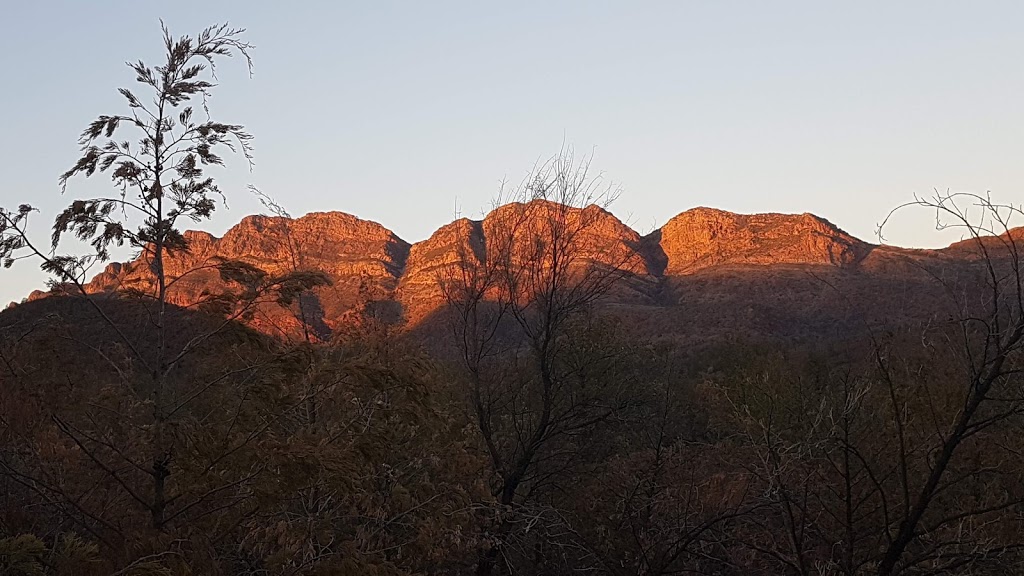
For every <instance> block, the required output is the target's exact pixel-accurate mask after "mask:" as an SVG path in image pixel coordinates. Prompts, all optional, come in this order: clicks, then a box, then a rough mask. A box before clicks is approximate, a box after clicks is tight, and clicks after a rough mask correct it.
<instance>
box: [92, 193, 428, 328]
mask: <svg viewBox="0 0 1024 576" xmlns="http://www.w3.org/2000/svg"><path fill="white" fill-rule="evenodd" d="M185 238H186V240H187V242H188V251H187V252H180V253H172V254H170V255H169V256H168V257H167V260H166V263H165V267H166V270H167V275H168V279H169V281H170V282H172V284H171V285H170V288H169V290H168V299H169V300H170V301H171V302H172V303H174V304H177V305H179V306H192V305H194V304H195V303H197V302H200V301H201V300H202V299H203V298H204V295H205V294H210V293H218V292H224V291H226V290H228V289H229V288H230V287H229V286H228V285H227V284H226V283H225V282H224V281H222V280H221V278H220V274H219V272H218V270H217V269H216V268H215V267H214V265H213V264H214V263H215V262H216V261H217V259H220V258H223V259H228V260H241V261H243V262H246V263H249V264H252V265H255V266H257V267H259V268H261V269H262V270H264V271H266V272H267V273H269V274H283V273H288V272H292V271H296V270H304V271H316V272H322V273H324V274H325V275H327V277H328V278H330V280H331V285H330V286H324V287H320V288H317V289H315V290H314V291H313V292H312V294H310V295H308V296H307V297H306V298H305V299H304V302H303V308H302V310H301V311H299V310H296V308H297V306H298V305H294V306H292V309H280V307H279V306H276V305H274V304H267V305H262V306H260V308H259V311H258V312H257V313H256V314H255V315H253V317H252V318H251V319H250V320H249V323H250V324H251V325H253V326H254V327H256V328H259V329H261V330H264V331H266V332H269V333H274V334H278V335H295V334H297V333H301V332H303V331H302V330H301V323H302V321H300V317H305V318H304V322H306V323H309V324H312V325H315V327H316V329H315V330H314V335H315V336H317V338H319V339H326V338H328V337H329V336H330V334H331V333H332V332H334V331H335V330H337V329H338V328H339V323H340V322H342V321H343V318H345V317H346V313H347V312H349V311H350V310H352V309H353V308H354V307H356V306H357V305H359V304H360V303H365V302H367V301H371V302H372V301H378V300H390V298H391V295H392V293H393V291H394V289H395V287H396V286H397V284H398V279H399V276H400V275H401V271H402V270H403V268H404V267H405V260H406V258H407V257H408V253H409V244H408V243H407V242H405V241H404V240H402V239H401V238H399V237H398V236H396V235H395V234H394V233H392V232H391V231H390V230H388V229H386V228H384V227H383V226H381V225H380V224H377V223H376V222H369V221H366V220H361V219H359V218H356V217H355V216H352V215H349V214H344V213H341V212H327V213H321V212H317V213H311V214H307V215H306V216H303V217H301V218H296V219H289V218H281V217H268V216H248V217H246V218H244V219H243V220H242V221H241V222H239V223H238V224H237V225H236V226H234V227H232V228H231V229H230V230H228V232H227V233H226V234H225V235H224V237H223V238H216V237H214V236H212V235H210V234H207V233H205V232H195V231H188V232H186V233H185ZM87 288H88V290H89V291H90V292H94V293H111V292H119V293H138V294H154V293H155V282H154V279H153V275H152V273H151V272H150V265H149V262H147V261H145V260H144V259H143V258H140V259H137V260H135V261H133V262H130V263H127V264H116V263H115V264H110V265H108V266H107V268H106V269H105V270H104V271H103V272H102V273H101V274H99V275H97V276H96V277H95V278H94V279H93V280H92V281H91V282H90V283H89V285H88V287H87Z"/></svg>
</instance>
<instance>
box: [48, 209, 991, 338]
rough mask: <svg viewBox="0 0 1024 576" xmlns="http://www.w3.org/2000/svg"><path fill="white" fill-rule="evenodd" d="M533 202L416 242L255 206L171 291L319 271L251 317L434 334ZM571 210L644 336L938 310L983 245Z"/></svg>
mask: <svg viewBox="0 0 1024 576" xmlns="http://www.w3.org/2000/svg"><path fill="white" fill-rule="evenodd" d="M534 204H536V203H534ZM553 207H554V206H553V205H551V206H544V205H534V206H531V207H529V208H531V211H530V212H529V218H530V219H532V220H533V222H532V223H530V224H528V225H530V226H534V225H537V224H538V221H542V220H543V219H545V218H549V217H551V214H550V210H552V209H553ZM527 208H528V207H527V206H524V205H521V204H511V205H507V206H503V207H501V208H498V209H497V210H495V211H493V212H491V213H490V214H488V215H487V216H486V217H485V218H484V219H483V220H479V221H475V220H468V219H460V220H457V221H455V222H452V223H450V224H447V225H445V226H443V227H441V228H440V229H438V230H437V231H436V232H435V233H434V234H432V235H431V236H430V237H429V238H428V239H426V240H424V241H422V242H417V243H414V244H410V243H408V242H406V241H405V240H403V239H401V238H399V237H398V236H397V235H396V234H394V233H393V232H391V231H390V230H388V229H387V228H385V227H384V226H382V225H380V224H378V223H375V222H370V221H366V220H362V219H359V218H357V217H355V216H352V215H349V214H345V213H341V212H317V213H311V214H307V215H305V216H302V217H300V218H295V219H288V218H281V217H268V216H248V217H246V218H244V219H243V220H242V221H241V222H240V223H239V224H237V225H236V226H234V227H233V228H231V229H230V230H229V231H228V232H227V233H226V234H225V235H224V236H223V237H222V238H216V237H214V236H212V235H210V234H207V233H204V232H194V231H189V232H187V233H186V238H187V239H188V242H189V251H188V252H187V253H179V254H173V255H172V256H171V257H170V258H169V259H168V271H169V275H170V277H171V278H173V279H175V281H174V283H173V286H172V288H171V290H170V299H171V301H172V302H173V303H175V304H177V305H179V306H183V307H190V306H193V305H194V304H195V303H197V302H199V301H201V300H202V298H203V297H204V295H207V294H210V293H217V292H219V291H225V290H227V289H228V288H229V287H228V285H227V284H226V283H225V282H224V281H223V280H221V278H220V276H219V274H218V272H217V270H216V269H215V267H214V266H213V263H214V262H215V261H216V260H217V259H229V260H241V261H244V262H247V263H249V264H252V265H255V266H257V267H259V268H261V269H263V270H266V271H267V272H270V273H284V272H288V271H291V270H313V271H319V272H323V273H324V274H326V276H327V277H328V278H329V279H330V280H331V285H329V286H323V287H320V288H317V289H315V290H314V291H313V292H312V293H311V294H308V295H307V296H306V297H304V298H303V299H302V301H301V304H296V305H293V306H292V308H291V309H290V310H289V309H282V308H280V307H278V306H276V305H266V306H263V307H262V308H261V309H260V310H259V312H258V313H257V314H256V315H255V316H254V317H253V318H252V319H251V320H249V323H250V325H252V326H253V327H254V328H256V329H258V330H261V331H263V332H266V333H269V334H274V335H277V336H288V335H295V334H297V333H299V332H300V331H301V328H302V324H303V322H305V324H306V325H307V326H306V327H307V329H308V331H309V332H310V333H311V334H312V335H313V336H314V337H316V338H317V339H319V340H322V341H326V340H329V339H330V338H331V337H332V335H333V334H335V333H336V332H337V331H338V330H340V329H343V328H344V327H346V326H348V325H351V324H352V322H354V321H357V320H358V316H359V315H360V314H366V313H370V314H372V315H374V316H375V317H377V318H380V319H383V320H384V321H386V322H388V323H392V324H402V325H404V326H405V327H406V328H408V329H412V330H414V331H416V330H419V331H424V330H426V331H428V332H429V331H430V329H431V326H432V325H433V324H434V322H433V319H434V318H435V312H437V311H438V310H439V309H440V308H441V305H442V300H443V299H442V294H441V291H440V288H439V278H440V277H441V276H443V275H444V274H446V273H448V272H449V271H450V270H451V269H452V267H453V266H457V265H458V264H459V263H460V262H462V261H463V259H466V260H465V262H469V263H476V264H482V263H483V262H485V261H486V259H487V257H488V249H489V247H491V246H490V245H491V244H492V243H493V242H496V241H497V240H496V239H495V238H496V234H497V233H498V230H500V226H501V225H502V222H506V221H508V219H509V218H510V217H516V215H517V214H518V215H521V214H524V213H525V212H524V210H526V209H527ZM538 208H540V210H538ZM545 210H547V211H548V212H545ZM570 213H571V214H576V217H578V218H588V222H589V224H588V225H587V226H586V228H585V230H583V233H582V234H581V235H580V237H579V238H576V239H574V242H576V243H577V244H579V247H580V250H581V251H582V258H583V259H584V260H585V261H587V262H590V263H591V265H595V266H613V267H617V268H621V269H622V270H623V271H624V272H625V274H624V277H623V279H622V280H621V281H620V282H619V284H620V285H619V286H616V287H615V289H613V290H612V291H611V293H610V294H609V296H608V297H607V298H606V299H605V305H606V306H607V307H608V308H609V309H612V310H615V311H616V312H617V314H618V315H619V316H621V317H623V318H629V319H630V322H629V327H630V328H631V329H633V330H639V331H641V332H643V333H645V334H648V335H653V336H657V337H669V338H672V339H677V340H680V341H683V342H693V341H707V340H713V339H715V338H716V337H727V338H734V337H737V336H742V337H744V338H751V339H754V340H757V339H773V340H774V339H780V338H781V339H785V340H793V339H795V340H804V339H807V340H813V339H815V338H819V337H821V336H829V337H830V338H831V337H832V336H835V335H836V334H837V333H849V332H850V331H851V330H853V331H857V330H861V329H864V328H865V327H866V326H869V325H872V324H875V323H878V322H882V321H885V322H888V323H893V322H897V323H898V322H900V321H903V320H913V321H920V320H926V319H927V318H929V317H930V315H932V314H935V313H936V310H935V308H934V306H933V305H932V304H931V303H932V302H933V300H934V299H935V298H937V297H941V287H939V286H938V285H937V284H936V283H935V281H934V278H933V276H934V271H935V270H937V269H942V270H945V271H946V272H945V274H947V275H949V274H953V277H955V278H959V277H961V276H963V275H964V274H966V272H967V271H968V270H969V269H971V268H972V266H973V265H972V262H974V261H975V260H976V259H977V258H976V256H977V251H976V250H975V248H974V245H973V244H972V243H970V242H966V243H965V242H961V243H958V244H954V245H953V246H951V247H949V248H946V249H940V250H907V249H900V248H895V247H890V246H879V245H875V244H871V243H868V242H865V241H863V240H860V239H857V238H854V237H853V236H850V235H849V234H847V233H846V232H844V231H843V230H841V229H840V228H838V227H836V226H835V225H833V224H832V223H830V222H829V221H827V220H825V219H823V218H819V217H817V216H814V215H811V214H800V215H789V214H752V215H741V214H733V213H729V212H725V211H721V210H714V209H710V208H695V209H692V210H688V211H686V212H683V213H681V214H679V215H677V216H675V217H673V218H671V219H670V220H668V222H667V223H666V224H665V225H664V226H662V227H661V228H660V229H658V230H655V231H653V232H651V233H650V234H647V235H645V236H641V235H640V234H638V233H637V232H636V231H634V230H633V229H631V228H630V227H629V226H627V225H625V224H624V223H623V222H621V221H620V220H619V219H618V218H616V217H615V216H614V215H612V214H611V213H609V212H607V211H604V210H601V209H600V208H598V207H596V206H591V207H588V208H586V209H585V210H577V211H571V212H570ZM87 288H88V291H89V292H90V293H93V294H96V295H102V296H113V295H124V294H132V293H134V294H139V293H143V294H145V293H151V292H152V291H153V289H154V284H153V281H152V276H151V274H150V272H149V267H148V265H147V263H146V262H144V261H141V260H136V261H133V262H126V263H113V264H109V265H108V266H107V267H106V269H105V270H104V271H103V272H102V273H100V274H98V275H96V276H95V277H94V278H93V279H92V280H91V281H90V282H89V284H88V286H87ZM44 295H45V294H42V293H35V294H33V295H32V298H33V299H35V298H39V297H42V296H44ZM299 306H301V313H299V312H300V309H299Z"/></svg>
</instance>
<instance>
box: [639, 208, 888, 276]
mask: <svg viewBox="0 0 1024 576" xmlns="http://www.w3.org/2000/svg"><path fill="white" fill-rule="evenodd" d="M656 234H658V239H659V242H658V244H659V245H660V247H661V250H662V251H663V252H664V254H665V258H666V265H665V274H669V275H677V274H687V273H691V272H695V271H697V270H701V269H704V268H710V267H713V266H719V265H723V264H758V265H771V264H825V265H830V266H849V265H851V264H854V263H856V262H857V261H858V260H859V259H860V258H861V257H863V255H864V254H865V252H866V251H867V248H868V245H866V244H865V243H864V242H861V241H860V240H857V239H856V238H854V237H852V236H850V235H849V234H846V233H845V232H843V231H842V230H840V229H838V228H836V227H835V226H833V225H832V224H831V223H830V222H828V221H827V220H823V219H821V218H818V217H817V216H814V215H812V214H800V215H790V214H751V215H746V214H733V213H731V212H724V211H721V210H714V209H711V208H695V209H693V210H688V211H686V212H683V213H682V214H679V215H678V216H676V217H675V218H672V219H671V220H669V221H668V223H666V224H665V225H664V226H663V227H662V228H661V230H659V231H658V232H657V233H656Z"/></svg>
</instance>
